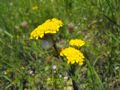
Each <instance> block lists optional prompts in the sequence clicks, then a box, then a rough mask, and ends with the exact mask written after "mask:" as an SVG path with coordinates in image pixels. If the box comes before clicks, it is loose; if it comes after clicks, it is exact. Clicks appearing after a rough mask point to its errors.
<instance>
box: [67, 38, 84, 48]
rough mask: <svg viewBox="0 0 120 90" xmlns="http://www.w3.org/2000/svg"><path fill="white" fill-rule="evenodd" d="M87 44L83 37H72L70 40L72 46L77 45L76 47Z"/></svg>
mask: <svg viewBox="0 0 120 90" xmlns="http://www.w3.org/2000/svg"><path fill="white" fill-rule="evenodd" d="M84 44H85V41H83V40H81V39H72V40H70V42H69V45H70V46H76V47H81V46H83V45H84Z"/></svg>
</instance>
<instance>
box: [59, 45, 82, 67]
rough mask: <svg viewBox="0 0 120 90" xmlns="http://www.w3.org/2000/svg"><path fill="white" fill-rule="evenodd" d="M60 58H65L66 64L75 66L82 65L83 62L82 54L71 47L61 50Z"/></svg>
mask: <svg viewBox="0 0 120 90" xmlns="http://www.w3.org/2000/svg"><path fill="white" fill-rule="evenodd" d="M60 56H65V57H66V58H67V63H68V64H75V63H77V64H80V65H82V64H83V62H84V55H83V53H82V52H80V51H79V50H77V49H75V48H73V47H68V48H65V49H63V50H62V51H61V52H60Z"/></svg>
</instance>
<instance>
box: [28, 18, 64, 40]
mask: <svg viewBox="0 0 120 90" xmlns="http://www.w3.org/2000/svg"><path fill="white" fill-rule="evenodd" d="M62 26H63V23H62V21H61V20H58V19H56V18H53V19H48V20H47V21H45V22H44V23H43V24H42V25H39V26H38V27H37V28H35V29H34V30H33V31H32V32H31V34H30V39H38V38H43V37H44V35H45V34H55V33H57V32H58V31H59V28H60V27H62Z"/></svg>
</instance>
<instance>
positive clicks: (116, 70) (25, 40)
mask: <svg viewBox="0 0 120 90" xmlns="http://www.w3.org/2000/svg"><path fill="white" fill-rule="evenodd" d="M119 4H120V1H119V0H20V1H19V0H0V89H1V90H5V89H8V90H11V89H12V90H16V89H18V90H22V89H23V87H24V84H26V85H25V86H27V87H25V88H28V90H42V89H40V88H41V87H46V88H48V89H47V90H51V88H52V89H53V88H54V89H55V90H58V89H60V90H63V89H62V88H64V87H65V86H67V85H66V84H67V82H66V81H64V76H65V75H66V71H67V70H68V67H69V66H68V65H67V64H66V63H62V62H60V61H57V60H56V58H55V57H54V56H53V55H51V52H52V51H51V50H49V49H48V50H46V49H43V48H42V47H41V42H40V41H39V40H38V41H36V40H30V39H29V36H30V32H31V31H32V30H33V29H34V28H35V27H37V26H38V25H40V24H42V23H43V22H44V21H45V20H47V19H50V18H54V17H55V18H58V19H60V20H62V21H63V23H64V26H63V27H62V28H61V29H60V32H59V33H58V34H57V35H56V37H57V40H58V43H59V42H61V41H63V42H65V43H66V42H68V41H69V40H70V39H72V38H81V39H83V40H85V42H86V45H85V46H84V47H83V48H82V51H83V52H84V55H85V57H86V59H85V63H84V65H83V66H81V67H77V70H76V72H75V73H76V76H75V77H74V78H75V80H76V81H77V84H78V86H79V90H119V88H120V5H119ZM35 6H37V8H38V9H36V10H33V7H35ZM24 22H26V23H27V25H25V26H23V25H22V24H23V23H24ZM71 24H72V27H73V28H74V32H69V30H68V28H69V25H71ZM60 45H61V46H62V47H64V44H60ZM54 64H55V65H57V67H58V69H57V74H56V75H57V76H56V77H53V71H52V66H53V65H54ZM31 69H32V70H33V71H34V75H31V74H30V73H29V72H30V70H31ZM59 74H61V75H62V78H60V77H58V76H59ZM47 78H50V79H51V80H48V79H47ZM25 81H26V82H25ZM54 82H55V83H54ZM13 88H14V89H13Z"/></svg>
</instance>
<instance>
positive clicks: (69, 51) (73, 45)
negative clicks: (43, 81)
mask: <svg viewBox="0 0 120 90" xmlns="http://www.w3.org/2000/svg"><path fill="white" fill-rule="evenodd" d="M62 26H63V22H62V21H61V20H58V19H56V18H53V19H48V20H47V21H45V22H44V23H43V24H42V25H39V26H38V27H37V28H35V29H34V30H33V31H32V32H31V34H30V39H36V40H38V39H42V38H44V36H45V35H49V34H50V35H53V34H56V33H57V32H58V31H59V28H60V27H62ZM53 43H55V42H53ZM84 44H85V42H84V41H83V40H81V39H72V40H70V42H69V47H67V48H64V49H62V50H61V51H60V52H58V51H57V53H59V56H62V57H65V58H66V60H67V64H70V67H71V68H70V69H69V71H68V73H69V75H70V76H71V78H72V76H73V75H75V73H74V72H75V68H74V66H75V65H76V64H79V65H82V64H83V63H84V58H85V57H84V55H83V53H82V52H81V51H80V50H79V49H77V48H80V47H81V46H83V45H84ZM53 45H54V44H53ZM54 48H57V47H54ZM58 58H59V59H60V57H58ZM63 61H65V60H63ZM72 83H73V89H74V90H78V86H77V85H76V82H75V80H72Z"/></svg>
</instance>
